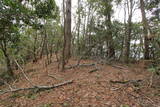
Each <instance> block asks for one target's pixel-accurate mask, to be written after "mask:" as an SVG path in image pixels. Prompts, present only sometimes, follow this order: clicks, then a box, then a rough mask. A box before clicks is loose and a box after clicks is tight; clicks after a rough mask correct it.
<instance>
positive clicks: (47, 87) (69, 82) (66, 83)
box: [0, 80, 73, 95]
mask: <svg viewBox="0 0 160 107" xmlns="http://www.w3.org/2000/svg"><path fill="white" fill-rule="evenodd" d="M71 83H73V80H69V81H65V82H62V83H59V84H55V85H52V86H33V87H29V88H17V89H10V90H9V89H8V90H0V94H1V95H2V94H5V93H10V92H18V91H25V90H32V89H38V90H49V89H53V88H58V87H60V86H64V85H68V84H71Z"/></svg>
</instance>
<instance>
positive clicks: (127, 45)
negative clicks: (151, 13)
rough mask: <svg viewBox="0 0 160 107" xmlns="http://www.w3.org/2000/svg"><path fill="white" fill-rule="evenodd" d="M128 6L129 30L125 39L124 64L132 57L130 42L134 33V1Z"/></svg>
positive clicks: (131, 0)
mask: <svg viewBox="0 0 160 107" xmlns="http://www.w3.org/2000/svg"><path fill="white" fill-rule="evenodd" d="M127 6H128V15H129V17H128V28H127V33H126V34H127V35H126V37H125V47H124V54H123V57H124V62H125V63H128V62H129V56H130V41H131V32H132V12H133V0H130V3H129V1H127Z"/></svg>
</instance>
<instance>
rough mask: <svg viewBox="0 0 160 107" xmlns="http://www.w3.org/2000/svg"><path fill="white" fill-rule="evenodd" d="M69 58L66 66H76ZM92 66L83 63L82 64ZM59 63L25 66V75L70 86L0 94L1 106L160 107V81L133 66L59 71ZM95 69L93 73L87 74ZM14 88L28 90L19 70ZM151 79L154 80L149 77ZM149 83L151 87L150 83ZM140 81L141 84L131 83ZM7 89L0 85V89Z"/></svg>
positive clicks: (139, 65)
mask: <svg viewBox="0 0 160 107" xmlns="http://www.w3.org/2000/svg"><path fill="white" fill-rule="evenodd" d="M76 63H77V60H76V59H74V58H72V59H71V60H70V61H69V65H75V64H76ZM82 63H85V64H91V63H95V61H93V60H82V61H81V64H82ZM57 66H58V62H53V63H51V64H50V65H48V67H47V68H46V67H45V66H44V60H39V61H38V62H36V63H32V62H31V63H28V64H27V65H26V66H25V67H24V70H25V73H26V74H27V76H28V77H29V79H30V81H32V82H33V83H34V84H36V85H47V86H48V85H53V84H57V83H62V82H64V81H68V80H73V83H71V84H67V85H64V86H61V87H57V88H54V89H50V90H43V91H35V90H34V91H33V90H26V91H20V92H16V93H6V94H3V95H0V107H160V78H159V77H157V76H156V75H154V76H153V75H152V73H151V72H148V71H147V70H146V69H144V66H143V64H142V63H136V64H128V65H122V64H118V63H117V64H116V63H114V64H111V65H110V64H97V65H96V66H85V67H82V66H81V67H76V68H72V69H67V70H65V72H60V71H59V70H58V69H57ZM96 67H98V70H97V71H95V72H90V71H91V70H94V69H95V68H96ZM15 72H16V75H17V76H18V79H17V80H16V81H14V82H12V83H10V85H12V86H14V88H24V87H31V84H30V83H29V82H28V81H26V79H25V77H24V75H23V74H22V73H21V71H20V70H17V71H15ZM152 76H153V77H152ZM151 79H152V80H153V81H152V87H150V86H149V84H150V83H151ZM136 80H142V81H140V82H132V81H136ZM5 89H8V87H7V86H5V85H4V86H1V87H0V90H5Z"/></svg>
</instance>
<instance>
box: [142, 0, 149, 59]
mask: <svg viewBox="0 0 160 107" xmlns="http://www.w3.org/2000/svg"><path fill="white" fill-rule="evenodd" d="M140 8H141V14H142V23H143V34H144V59H149V40H148V37H147V36H148V30H149V28H148V27H149V26H148V22H147V18H146V13H145V4H144V1H143V0H140Z"/></svg>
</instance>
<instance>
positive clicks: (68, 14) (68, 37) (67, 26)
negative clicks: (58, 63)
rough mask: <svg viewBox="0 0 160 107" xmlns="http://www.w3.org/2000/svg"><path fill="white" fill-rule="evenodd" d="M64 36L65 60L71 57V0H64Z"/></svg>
mask: <svg viewBox="0 0 160 107" xmlns="http://www.w3.org/2000/svg"><path fill="white" fill-rule="evenodd" d="M65 20H66V21H65V23H66V24H65V36H66V38H65V39H66V46H65V47H66V48H65V56H66V60H68V59H69V58H70V57H71V38H72V32H71V0H66V18H65Z"/></svg>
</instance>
